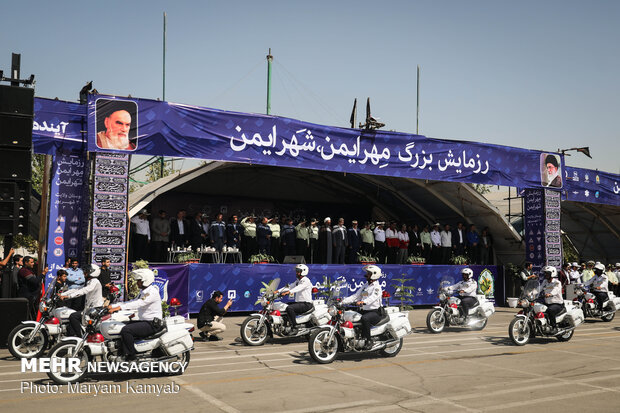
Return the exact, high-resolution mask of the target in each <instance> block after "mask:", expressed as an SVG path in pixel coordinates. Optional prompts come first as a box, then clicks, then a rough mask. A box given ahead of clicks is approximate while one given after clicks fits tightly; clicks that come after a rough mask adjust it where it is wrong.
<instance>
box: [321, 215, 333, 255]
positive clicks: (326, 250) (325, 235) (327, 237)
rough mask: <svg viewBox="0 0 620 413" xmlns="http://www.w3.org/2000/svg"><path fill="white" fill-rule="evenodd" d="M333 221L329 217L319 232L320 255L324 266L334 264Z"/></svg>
mask: <svg viewBox="0 0 620 413" xmlns="http://www.w3.org/2000/svg"><path fill="white" fill-rule="evenodd" d="M332 248H333V244H332V220H331V218H330V217H327V218H325V219H324V220H323V225H322V226H321V229H320V230H319V255H320V260H321V263H322V264H331V263H332Z"/></svg>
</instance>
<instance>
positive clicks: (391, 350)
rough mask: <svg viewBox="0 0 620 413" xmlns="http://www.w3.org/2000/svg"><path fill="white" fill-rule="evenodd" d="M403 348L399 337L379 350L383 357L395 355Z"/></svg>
mask: <svg viewBox="0 0 620 413" xmlns="http://www.w3.org/2000/svg"><path fill="white" fill-rule="evenodd" d="M402 348H403V339H402V338H401V339H400V340H398V341H397V342H396V343H394V344H392V345H390V346H386V347H385V348H384V349H383V350H381V351H380V352H379V354H381V355H382V356H383V357H395V356H396V355H397V354H398V353H400V350H401V349H402Z"/></svg>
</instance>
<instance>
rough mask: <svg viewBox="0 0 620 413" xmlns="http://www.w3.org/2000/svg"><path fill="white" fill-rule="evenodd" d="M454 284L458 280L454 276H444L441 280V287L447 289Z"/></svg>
mask: <svg viewBox="0 0 620 413" xmlns="http://www.w3.org/2000/svg"><path fill="white" fill-rule="evenodd" d="M454 284H456V282H455V280H454V278H453V277H448V276H443V277H441V280H439V289H440V290H441V289H447V288H448V287H450V286H451V285H454Z"/></svg>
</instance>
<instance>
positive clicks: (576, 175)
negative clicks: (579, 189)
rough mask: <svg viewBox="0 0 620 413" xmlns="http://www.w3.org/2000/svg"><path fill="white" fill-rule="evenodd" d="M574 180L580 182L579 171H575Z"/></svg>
mask: <svg viewBox="0 0 620 413" xmlns="http://www.w3.org/2000/svg"><path fill="white" fill-rule="evenodd" d="M573 181H575V182H579V173H578V172H577V171H573Z"/></svg>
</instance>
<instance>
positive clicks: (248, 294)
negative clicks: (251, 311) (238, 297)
mask: <svg viewBox="0 0 620 413" xmlns="http://www.w3.org/2000/svg"><path fill="white" fill-rule="evenodd" d="M243 296H244V297H245V298H250V292H249V291H247V290H246V291H245V292H244V293H243Z"/></svg>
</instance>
